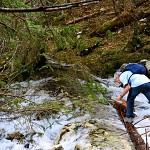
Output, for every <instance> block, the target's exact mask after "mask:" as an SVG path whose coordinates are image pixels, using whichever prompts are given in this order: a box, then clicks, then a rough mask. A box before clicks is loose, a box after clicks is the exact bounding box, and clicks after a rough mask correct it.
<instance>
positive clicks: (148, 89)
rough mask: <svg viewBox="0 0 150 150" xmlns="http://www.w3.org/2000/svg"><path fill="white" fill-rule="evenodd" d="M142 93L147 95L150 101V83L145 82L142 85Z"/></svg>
mask: <svg viewBox="0 0 150 150" xmlns="http://www.w3.org/2000/svg"><path fill="white" fill-rule="evenodd" d="M142 89H143V90H142V93H143V94H144V95H145V97H146V98H147V99H148V101H149V103H150V83H145V84H143V85H142Z"/></svg>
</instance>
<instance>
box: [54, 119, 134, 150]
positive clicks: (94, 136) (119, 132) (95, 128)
mask: <svg viewBox="0 0 150 150" xmlns="http://www.w3.org/2000/svg"><path fill="white" fill-rule="evenodd" d="M73 136H76V137H75V139H74V141H76V144H75V150H95V149H101V150H106V149H110V150H114V149H115V150H120V149H121V150H134V146H133V143H132V142H131V141H130V140H129V136H128V134H127V133H126V131H124V130H123V129H121V128H119V127H117V126H115V125H110V124H109V122H108V123H106V122H103V121H97V120H96V119H92V120H89V121H86V122H76V123H69V124H67V125H66V126H64V128H63V129H62V130H61V132H60V135H59V136H58V138H57V139H56V141H55V144H61V142H63V141H68V140H69V139H68V138H67V137H73ZM82 140H83V141H84V143H82ZM68 142H69V141H68Z"/></svg>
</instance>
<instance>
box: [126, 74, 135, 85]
mask: <svg viewBox="0 0 150 150" xmlns="http://www.w3.org/2000/svg"><path fill="white" fill-rule="evenodd" d="M133 75H134V73H132V74H131V76H130V77H129V79H128V83H127V84H130V78H131V77H132V76H133Z"/></svg>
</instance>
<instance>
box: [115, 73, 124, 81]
mask: <svg viewBox="0 0 150 150" xmlns="http://www.w3.org/2000/svg"><path fill="white" fill-rule="evenodd" d="M121 74H122V72H120V71H118V72H116V73H115V74H114V81H116V79H117V78H118V77H119V76H120V75H121Z"/></svg>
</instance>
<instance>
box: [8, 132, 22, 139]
mask: <svg viewBox="0 0 150 150" xmlns="http://www.w3.org/2000/svg"><path fill="white" fill-rule="evenodd" d="M6 139H7V140H11V141H12V140H13V139H16V140H18V141H22V140H23V139H24V135H23V134H22V133H20V132H14V133H12V134H8V135H7V137H6Z"/></svg>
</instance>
